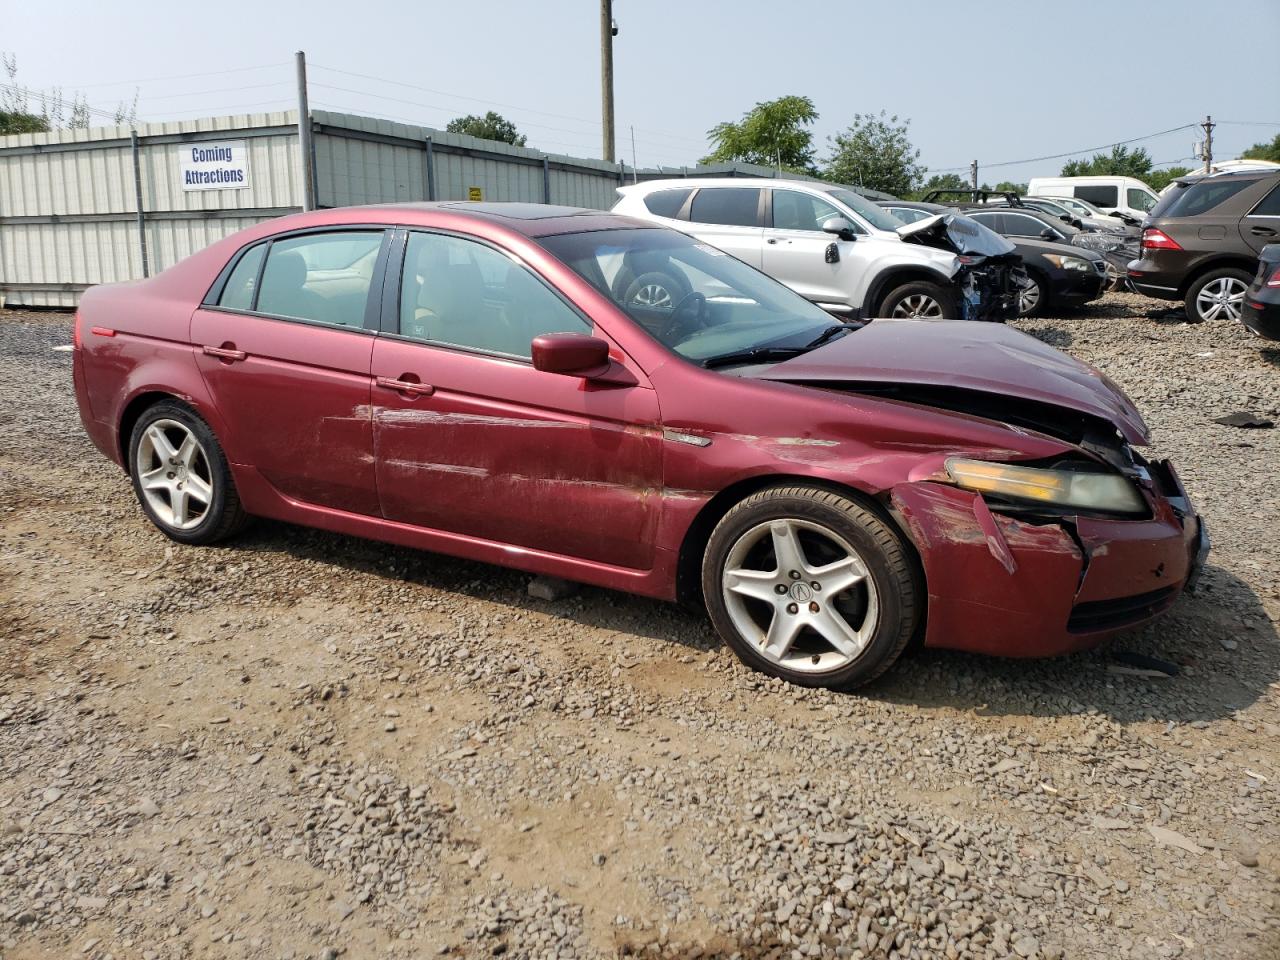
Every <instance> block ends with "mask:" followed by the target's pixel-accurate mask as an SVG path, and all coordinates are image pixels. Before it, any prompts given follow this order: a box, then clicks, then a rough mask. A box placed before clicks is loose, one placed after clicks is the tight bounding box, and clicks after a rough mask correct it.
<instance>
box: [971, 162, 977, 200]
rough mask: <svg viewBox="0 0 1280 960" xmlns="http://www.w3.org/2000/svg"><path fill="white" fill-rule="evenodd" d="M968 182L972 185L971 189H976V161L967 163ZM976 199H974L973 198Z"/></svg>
mask: <svg viewBox="0 0 1280 960" xmlns="http://www.w3.org/2000/svg"><path fill="white" fill-rule="evenodd" d="M969 182H970V183H971V184H972V185H973V189H974V190H975V191H976V190H977V189H978V161H977V160H973V161H970V163H969ZM974 199H975V200H976V199H977V198H976V197H975V198H974Z"/></svg>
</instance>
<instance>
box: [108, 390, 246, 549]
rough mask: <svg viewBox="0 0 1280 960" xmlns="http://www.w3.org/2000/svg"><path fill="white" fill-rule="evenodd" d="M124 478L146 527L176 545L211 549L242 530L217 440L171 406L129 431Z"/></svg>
mask: <svg viewBox="0 0 1280 960" xmlns="http://www.w3.org/2000/svg"><path fill="white" fill-rule="evenodd" d="M129 476H130V477H131V478H132V480H133V490H134V493H136V494H137V496H138V502H139V503H141V504H142V509H143V510H144V511H145V512H146V514H147V516H148V517H149V518H150V519H151V522H152V523H154V524H155V525H156V526H157V527H159V528H160V529H161V531H163V532H164V533H165V534H166V535H167V536H169V537H171V538H172V539H174V540H177V541H178V542H179V543H190V544H205V543H214V542H216V541H218V540H222V539H224V538H226V537H229V536H230V535H231V534H233V533H235V532H236V530H238V529H239V528H240V527H241V526H243V525H244V522H245V519H246V515H245V512H244V508H243V507H242V506H241V505H240V497H239V495H238V494H237V492H236V486H235V481H234V480H233V479H232V477H231V470H230V468H229V467H228V466H227V458H226V456H225V455H224V454H223V452H222V447H221V446H220V445H219V444H218V439H217V437H215V436H214V435H213V431H212V430H210V429H209V425H208V424H207V423H205V422H204V420H203V419H201V418H200V417H199V416H198V415H197V414H196V413H195V412H194V411H193V410H191V409H190V408H189V407H187V406H186V405H185V404H182V403H179V402H177V401H176V400H164V401H161V402H160V403H157V404H155V405H154V406H151V407H148V408H147V409H146V410H145V411H144V412H143V414H142V416H140V417H139V418H138V421H137V422H136V423H135V424H134V425H133V432H132V433H131V434H130V437H129Z"/></svg>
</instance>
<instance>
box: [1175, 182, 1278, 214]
mask: <svg viewBox="0 0 1280 960" xmlns="http://www.w3.org/2000/svg"><path fill="white" fill-rule="evenodd" d="M1257 182H1258V181H1257V180H1217V179H1215V178H1213V177H1209V178H1207V179H1205V180H1198V181H1196V182H1195V183H1193V184H1191V186H1189V187H1187V188H1186V189H1185V190H1183V191H1182V192H1181V193H1180V194H1178V197H1177V199H1176V200H1174V201H1173V203H1171V204H1169V206H1168V207H1167V208H1166V209H1165V210H1164V211H1163V212H1162V213H1161V214H1160V215H1161V216H1162V217H1195V216H1199V215H1200V214H1202V213H1208V212H1209V211H1211V210H1213V209H1214V208H1215V207H1217V206H1219V205H1220V204H1222V203H1224V202H1226V201H1227V200H1229V199H1231V198H1232V197H1234V196H1235V195H1236V194H1237V193H1239V192H1240V191H1241V190H1245V189H1247V188H1248V187H1252V186H1253V185H1254V184H1255V183H1257Z"/></svg>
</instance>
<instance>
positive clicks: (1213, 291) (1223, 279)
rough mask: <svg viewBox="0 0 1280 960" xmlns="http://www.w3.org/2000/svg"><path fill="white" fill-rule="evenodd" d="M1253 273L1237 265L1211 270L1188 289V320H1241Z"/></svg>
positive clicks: (1192, 321)
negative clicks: (1245, 296)
mask: <svg viewBox="0 0 1280 960" xmlns="http://www.w3.org/2000/svg"><path fill="white" fill-rule="evenodd" d="M1252 280H1253V276H1252V275H1251V274H1250V273H1248V272H1247V271H1245V270H1239V269H1236V268H1235V267H1223V268H1221V269H1218V270H1210V271H1209V272H1208V273H1206V274H1205V275H1204V276H1203V277H1201V278H1200V279H1198V280H1197V281H1196V282H1195V283H1193V284H1192V285H1191V289H1189V290H1188V291H1187V302H1186V311H1187V320H1188V322H1190V323H1203V322H1205V321H1207V320H1230V321H1231V322H1232V323H1236V322H1238V321H1239V320H1240V313H1241V310H1242V309H1243V308H1244V294H1245V291H1246V290H1248V289H1249V284H1250V282H1251V281H1252Z"/></svg>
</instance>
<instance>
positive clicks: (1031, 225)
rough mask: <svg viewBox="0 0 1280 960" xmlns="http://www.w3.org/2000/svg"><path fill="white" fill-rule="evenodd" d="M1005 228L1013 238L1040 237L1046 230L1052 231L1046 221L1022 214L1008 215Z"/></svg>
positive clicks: (1005, 218)
mask: <svg viewBox="0 0 1280 960" xmlns="http://www.w3.org/2000/svg"><path fill="white" fill-rule="evenodd" d="M1004 227H1005V229H1004V232H1005V233H1006V234H1007V235H1008V236H1011V237H1038V236H1040V234H1042V233H1044V232H1045V230H1048V229H1050V228H1049V227H1048V226H1046V225H1045V223H1044V221H1042V220H1037V219H1035V217H1028V216H1025V215H1023V214H1021V213H1006V214H1005V215H1004Z"/></svg>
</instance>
